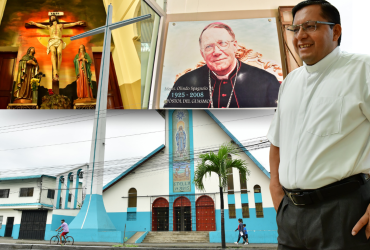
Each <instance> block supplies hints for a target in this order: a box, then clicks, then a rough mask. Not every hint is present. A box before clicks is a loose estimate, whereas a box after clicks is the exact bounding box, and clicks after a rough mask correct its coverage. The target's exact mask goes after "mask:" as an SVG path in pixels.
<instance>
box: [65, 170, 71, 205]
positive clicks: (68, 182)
mask: <svg viewBox="0 0 370 250" xmlns="http://www.w3.org/2000/svg"><path fill="white" fill-rule="evenodd" d="M71 174H72V173H69V174H68V177H67V187H66V198H65V201H64V209H68V199H69V185H70V183H71V180H70V177H71Z"/></svg>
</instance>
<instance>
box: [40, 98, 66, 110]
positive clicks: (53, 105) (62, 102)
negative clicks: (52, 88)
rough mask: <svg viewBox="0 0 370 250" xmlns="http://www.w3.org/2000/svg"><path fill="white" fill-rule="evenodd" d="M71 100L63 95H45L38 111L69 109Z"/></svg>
mask: <svg viewBox="0 0 370 250" xmlns="http://www.w3.org/2000/svg"><path fill="white" fill-rule="evenodd" d="M70 108H71V100H69V98H68V97H66V96H64V95H46V96H43V97H42V104H41V108H40V109H70Z"/></svg>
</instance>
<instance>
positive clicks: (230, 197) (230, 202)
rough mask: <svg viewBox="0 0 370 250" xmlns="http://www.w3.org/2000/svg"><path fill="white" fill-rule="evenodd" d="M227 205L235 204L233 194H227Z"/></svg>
mask: <svg viewBox="0 0 370 250" xmlns="http://www.w3.org/2000/svg"><path fill="white" fill-rule="evenodd" d="M227 202H228V203H227V204H235V195H233V194H228V195H227Z"/></svg>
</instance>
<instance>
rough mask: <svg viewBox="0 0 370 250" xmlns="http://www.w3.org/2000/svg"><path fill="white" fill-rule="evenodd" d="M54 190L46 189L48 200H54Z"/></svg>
mask: <svg viewBox="0 0 370 250" xmlns="http://www.w3.org/2000/svg"><path fill="white" fill-rule="evenodd" d="M54 195H55V190H54V189H48V196H47V197H48V199H54Z"/></svg>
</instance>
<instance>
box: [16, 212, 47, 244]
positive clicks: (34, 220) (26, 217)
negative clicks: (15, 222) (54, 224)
mask: <svg viewBox="0 0 370 250" xmlns="http://www.w3.org/2000/svg"><path fill="white" fill-rule="evenodd" d="M47 214H48V211H47V210H28V211H22V220H21V226H20V230H19V239H34V240H43V239H44V237H45V228H46V218H47Z"/></svg>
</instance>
